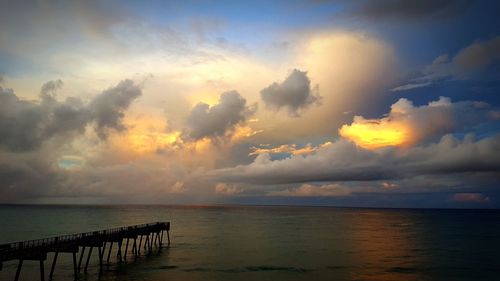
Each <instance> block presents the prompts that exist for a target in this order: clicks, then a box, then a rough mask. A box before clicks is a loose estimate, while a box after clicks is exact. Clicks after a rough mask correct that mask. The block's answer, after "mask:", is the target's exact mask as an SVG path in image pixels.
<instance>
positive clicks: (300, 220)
mask: <svg viewBox="0 0 500 281" xmlns="http://www.w3.org/2000/svg"><path fill="white" fill-rule="evenodd" d="M156 221H170V223H171V230H170V238H171V244H170V246H169V247H166V245H164V246H165V247H164V248H162V249H161V251H154V252H153V253H152V254H150V255H143V256H141V257H140V258H137V259H134V258H133V257H132V256H129V257H127V261H126V262H121V263H120V262H118V261H117V259H116V252H113V253H112V258H111V264H109V265H106V266H105V267H104V271H103V272H102V273H99V266H98V264H99V263H98V258H97V255H93V256H92V259H91V261H90V265H89V270H88V273H87V274H83V273H82V274H81V275H80V276H79V277H78V278H79V280H86V281H90V280H101V281H108V280H113V281H114V280H116V281H139V280H141V281H142V280H151V281H156V280H172V281H176V280H178V281H197V280H222V281H224V280H238V281H244V280H252V281H254V280H259V281H264V280H273V281H279V280H337V281H342V280H360V281H361V280H381V281H392V280H404V281H412V280H436V281H446V280H452V281H459V280H487V281H495V280H500V210H450V209H370V208H334V207H296V206H137V205H127V206H61V205H2V206H0V244H4V243H9V242H14V241H21V240H28V239H38V238H45V237H51V236H56V235H64V234H72V233H79V232H88V231H94V230H100V229H107V228H113V227H120V226H128V225H134V224H142V223H149V222H156ZM165 240H166V238H165ZM115 248H116V247H115ZM129 253H130V252H129ZM52 256H53V254H52V253H51V254H49V256H48V259H47V260H46V261H45V274H46V275H47V274H48V272H49V269H50V264H51V261H52ZM16 267H17V262H16V261H10V262H5V263H4V264H3V269H2V270H1V271H0V280H2V281H3V280H14V276H15V271H16ZM45 278H46V280H47V279H48V278H47V277H45ZM20 280H30V281H31V280H40V271H39V262H37V261H25V262H24V265H23V267H22V270H21V274H20ZM53 280H73V267H72V257H71V254H60V255H59V258H58V262H57V265H56V268H55V273H54V276H53Z"/></svg>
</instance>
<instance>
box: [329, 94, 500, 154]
mask: <svg viewBox="0 0 500 281" xmlns="http://www.w3.org/2000/svg"><path fill="white" fill-rule="evenodd" d="M496 112H497V111H495V110H494V109H493V108H492V107H491V106H490V105H488V104H486V103H483V102H472V101H462V102H452V101H451V100H450V99H449V98H446V97H440V98H439V99H438V100H437V101H431V102H429V103H428V104H427V105H422V106H414V105H413V103H412V102H411V101H410V100H408V99H405V98H401V99H399V100H398V101H397V102H396V103H394V104H393V105H392V106H391V111H390V112H389V113H388V114H387V116H386V117H383V118H380V119H365V118H363V117H362V116H355V117H354V121H353V122H352V123H351V124H350V125H343V126H342V127H341V128H340V130H339V134H340V135H341V136H343V137H345V138H347V139H350V140H352V141H354V142H356V143H357V144H358V145H359V146H362V147H365V148H369V149H375V148H380V147H385V146H410V145H414V144H418V143H421V142H424V141H428V140H435V139H437V138H439V137H441V136H442V135H445V134H448V133H462V132H467V131H471V130H472V129H473V128H474V127H475V126H478V125H481V124H486V123H488V122H494V121H495V118H494V116H495V114H494V113H496Z"/></svg>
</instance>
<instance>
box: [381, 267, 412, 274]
mask: <svg viewBox="0 0 500 281" xmlns="http://www.w3.org/2000/svg"><path fill="white" fill-rule="evenodd" d="M416 271H417V269H416V268H414V267H400V266H397V267H392V268H389V269H388V270H387V272H394V273H415V272H416Z"/></svg>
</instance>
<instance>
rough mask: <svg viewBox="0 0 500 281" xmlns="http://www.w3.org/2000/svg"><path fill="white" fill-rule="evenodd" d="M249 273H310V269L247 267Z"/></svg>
mask: <svg viewBox="0 0 500 281" xmlns="http://www.w3.org/2000/svg"><path fill="white" fill-rule="evenodd" d="M245 269H246V270H248V271H288V272H309V271H311V270H310V269H305V268H300V267H281V266H247V267H245Z"/></svg>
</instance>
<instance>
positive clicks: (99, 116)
mask: <svg viewBox="0 0 500 281" xmlns="http://www.w3.org/2000/svg"><path fill="white" fill-rule="evenodd" d="M61 86H62V81H60V80H57V81H49V82H47V83H45V84H44V85H43V86H42V90H41V92H40V102H35V101H27V100H22V99H19V98H18V97H17V96H16V95H15V94H14V91H13V90H12V89H3V88H2V87H0V135H2V138H0V147H2V148H4V149H7V150H11V151H30V150H33V149H36V148H38V147H39V146H40V145H41V144H42V143H43V142H44V141H46V140H48V139H51V138H53V137H56V136H57V137H65V136H70V135H71V134H75V133H83V132H84V130H85V127H86V126H87V125H89V124H95V130H96V132H97V133H98V134H99V136H101V137H102V138H104V137H105V136H106V134H107V132H108V130H109V129H114V130H118V131H120V130H123V129H124V127H123V125H122V124H121V120H122V119H123V116H124V111H125V110H126V109H127V108H128V106H129V105H130V103H131V101H132V100H134V99H135V98H137V97H138V96H139V95H140V94H141V90H140V87H139V86H138V85H136V84H134V82H133V81H131V80H124V81H122V82H120V83H119V84H118V85H117V86H116V87H113V88H110V89H108V90H106V91H104V92H102V93H100V94H98V95H96V96H95V97H94V98H93V99H92V100H91V102H90V103H89V104H85V103H84V102H83V101H82V100H81V99H79V98H74V97H68V98H66V100H64V101H62V102H59V101H57V99H56V98H55V96H54V91H56V90H58V89H59V88H61Z"/></svg>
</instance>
